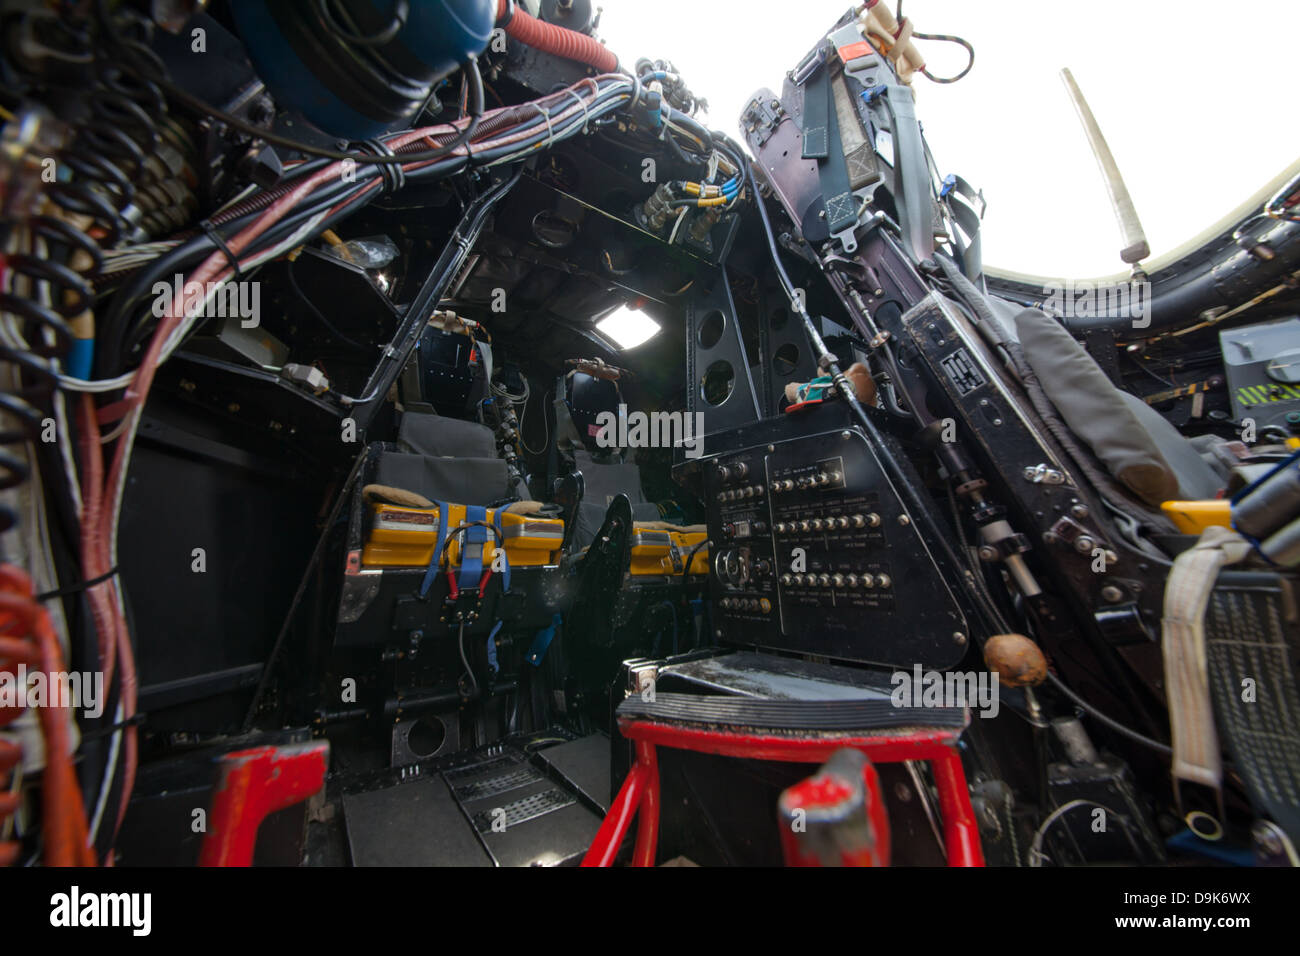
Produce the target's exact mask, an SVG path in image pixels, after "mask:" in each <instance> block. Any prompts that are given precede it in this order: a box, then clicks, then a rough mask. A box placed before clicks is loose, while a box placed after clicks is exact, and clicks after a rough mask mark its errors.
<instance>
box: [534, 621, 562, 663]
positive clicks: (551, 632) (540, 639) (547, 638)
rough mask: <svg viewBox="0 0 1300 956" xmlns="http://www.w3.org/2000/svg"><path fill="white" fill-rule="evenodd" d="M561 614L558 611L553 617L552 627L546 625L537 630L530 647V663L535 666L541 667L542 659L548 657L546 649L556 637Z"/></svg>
mask: <svg viewBox="0 0 1300 956" xmlns="http://www.w3.org/2000/svg"><path fill="white" fill-rule="evenodd" d="M560 620H561V618H560V615H559V612H556V614H555V616H554V617H552V618H551V625H550V627H544V628H542V629H541V630H540V631H538V632H537V635H536V636H535V637H534V638H533V643H532V644H531V645H529V648H528V663H530V664H532V665H533V666H534V667H541V666H542V660H543V659H544V658H545V657H546V649H547V648H548V647H550V646H551V641H553V640H554V639H555V632H556V630H557V629H558V628H559V626H560Z"/></svg>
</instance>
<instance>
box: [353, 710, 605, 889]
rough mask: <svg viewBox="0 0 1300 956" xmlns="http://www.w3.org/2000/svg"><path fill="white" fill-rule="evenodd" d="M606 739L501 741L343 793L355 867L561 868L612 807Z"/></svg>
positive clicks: (577, 855)
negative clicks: (403, 777) (417, 772)
mask: <svg viewBox="0 0 1300 956" xmlns="http://www.w3.org/2000/svg"><path fill="white" fill-rule="evenodd" d="M609 747H610V745H609V738H608V737H606V736H605V735H604V734H593V735H591V736H589V737H582V738H579V739H577V740H572V741H567V742H555V738H549V739H548V738H546V737H540V738H534V739H533V740H532V741H521V742H519V743H510V744H496V745H493V746H492V747H488V748H483V749H481V750H478V751H471V752H469V753H467V754H463V755H460V756H459V757H458V758H457V759H456V760H455V761H453V762H452V763H450V764H449V765H447V766H445V767H443V768H442V769H440V770H438V771H433V772H428V773H426V774H425V775H422V776H419V777H415V778H414V779H411V780H408V781H405V782H402V783H398V784H395V785H393V786H389V787H385V788H383V789H377V790H370V791H366V792H363V793H352V794H345V795H344V796H343V817H344V821H343V822H344V827H345V830H346V834H347V842H348V847H349V850H350V853H351V858H352V862H353V864H354V865H356V866H563V865H572V864H576V863H577V862H578V861H580V860H581V859H582V855H583V854H584V853H585V852H586V850H587V847H588V846H589V845H590V844H591V840H592V838H593V837H594V836H595V834H596V830H597V829H598V828H599V827H600V821H601V814H603V813H604V811H605V810H606V809H607V808H608V805H609V754H610V749H609Z"/></svg>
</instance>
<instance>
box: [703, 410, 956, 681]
mask: <svg viewBox="0 0 1300 956" xmlns="http://www.w3.org/2000/svg"><path fill="white" fill-rule="evenodd" d="M828 411H829V410H828ZM790 417H791V416H787V419H788V418H790ZM800 417H801V418H803V419H804V420H803V421H801V422H798V423H795V424H791V423H790V422H789V421H781V420H777V421H771V422H763V423H758V424H756V425H753V426H748V427H746V428H744V429H738V430H737V431H736V432H735V433H724V434H723V435H717V436H713V437H712V440H713V442H714V445H715V447H716V445H717V444H718V443H721V442H723V441H726V440H727V439H728V438H731V439H732V440H736V439H739V440H740V441H741V442H746V441H753V442H754V443H753V444H746V445H745V447H741V448H738V449H737V450H735V451H730V452H724V453H719V454H715V455H713V456H710V457H709V458H707V459H702V461H701V467H700V469H699V473H698V475H697V479H698V481H699V487H700V489H701V492H702V494H703V495H704V496H705V501H706V502H707V504H708V510H709V537H710V539H711V540H712V541H713V542H714V544H713V548H712V552H713V555H712V567H711V574H710V586H711V595H712V598H713V606H714V626H715V627H716V628H717V629H718V631H719V634H718V635H717V636H718V637H719V638H720V639H721V640H723V641H725V642H728V643H735V644H744V645H749V646H757V647H765V648H771V649H779V650H788V651H796V652H800V653H805V654H812V655H818V656H824V657H828V658H834V659H839V660H849V661H861V662H867V663H876V664H884V665H888V666H895V667H904V668H907V669H910V668H911V667H912V666H913V665H915V664H921V665H923V666H924V667H926V668H927V669H928V668H942V667H947V666H951V665H952V664H955V663H956V662H957V661H958V660H959V659H960V658H961V656H962V655H963V654H964V653H965V650H966V643H967V640H968V636H969V632H968V630H967V624H966V618H965V616H964V614H963V613H962V610H961V607H960V605H959V604H958V601H957V599H956V597H955V595H954V594H953V592H952V589H951V588H950V586H949V583H948V581H949V579H951V578H952V575H953V573H955V572H953V571H950V572H948V573H946V574H945V573H944V572H943V571H942V570H941V569H940V567H939V565H938V564H937V563H936V561H935V558H934V556H933V554H932V551H931V548H930V547H929V545H928V544H927V538H929V539H931V540H932V537H933V535H934V534H937V533H942V532H941V531H940V529H939V528H938V526H937V525H936V524H935V523H934V517H933V516H932V515H930V514H928V513H927V514H922V515H917V514H913V513H911V512H909V511H908V510H907V508H906V507H905V506H904V504H903V502H902V501H901V500H900V499H899V496H898V495H897V494H896V493H895V491H894V489H893V487H892V485H891V484H890V481H889V478H888V477H887V475H886V474H885V472H884V471H883V470H882V468H881V465H880V462H879V460H878V458H877V452H876V450H875V449H873V448H872V447H871V445H870V444H869V442H868V440H867V438H866V436H865V435H864V434H863V433H862V432H861V431H859V430H857V429H856V428H852V427H836V428H833V429H831V430H826V431H814V432H812V433H808V434H800V435H795V436H789V435H788V432H790V431H793V430H794V429H795V428H796V427H798V425H804V426H806V425H808V424H812V422H810V421H809V420H808V419H809V416H807V415H805V416H800ZM818 417H819V419H820V420H822V421H823V422H824V421H826V420H827V416H826V415H824V414H821V413H818ZM832 420H833V419H832ZM764 432H766V433H767V436H768V437H769V438H770V440H762V439H763V438H764V434H763V433H764ZM783 433H786V434H783ZM709 450H711V449H709ZM885 453H893V452H892V450H886V451H885Z"/></svg>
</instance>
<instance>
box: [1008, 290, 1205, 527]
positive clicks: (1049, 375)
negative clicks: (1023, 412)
mask: <svg viewBox="0 0 1300 956" xmlns="http://www.w3.org/2000/svg"><path fill="white" fill-rule="evenodd" d="M1016 333H1017V337H1018V338H1019V339H1020V344H1021V347H1022V348H1023V349H1024V352H1025V359H1026V360H1027V361H1028V362H1029V364H1030V366H1031V367H1032V368H1033V370H1034V372H1035V373H1036V374H1037V375H1038V378H1039V380H1040V381H1041V382H1042V386H1043V390H1044V391H1046V392H1047V396H1048V398H1050V399H1051V400H1052V404H1053V405H1055V406H1056V410H1057V411H1058V412H1060V413H1061V417H1062V418H1063V419H1064V420H1065V423H1066V424H1067V425H1069V426H1070V430H1071V431H1073V432H1074V433H1075V434H1076V435H1078V436H1079V438H1081V439H1082V440H1083V441H1084V442H1086V443H1087V444H1088V446H1089V447H1090V448H1092V451H1093V453H1094V454H1095V455H1096V456H1097V457H1098V458H1100V459H1101V460H1102V462H1103V463H1105V465H1106V467H1107V468H1108V469H1109V471H1110V473H1111V474H1112V475H1114V476H1115V477H1116V478H1117V479H1118V480H1119V481H1120V482H1122V483H1123V484H1124V485H1126V486H1127V487H1128V488H1129V489H1130V490H1131V491H1132V492H1133V493H1134V494H1136V495H1137V496H1138V497H1139V498H1141V499H1142V500H1143V501H1145V502H1146V503H1147V504H1149V505H1153V506H1157V507H1158V506H1159V505H1160V503H1161V502H1162V501H1168V500H1170V499H1172V498H1176V497H1178V494H1179V490H1178V485H1179V482H1178V478H1177V477H1176V476H1175V474H1174V470H1173V469H1172V468H1171V467H1170V466H1169V462H1168V461H1167V460H1166V459H1165V457H1164V455H1162V454H1161V452H1160V448H1159V447H1158V445H1157V442H1156V441H1155V439H1154V438H1153V437H1152V435H1151V433H1150V431H1149V430H1148V428H1147V424H1146V422H1145V421H1144V419H1143V418H1139V417H1138V414H1137V412H1136V410H1135V409H1134V408H1133V406H1132V405H1131V404H1130V403H1129V402H1127V401H1125V393H1124V392H1122V391H1120V390H1119V389H1117V388H1116V387H1115V386H1114V385H1112V384H1111V381H1110V379H1108V378H1107V377H1106V373H1105V372H1103V371H1102V370H1101V368H1100V367H1098V365H1097V363H1096V362H1095V361H1094V360H1093V358H1092V356H1090V355H1089V354H1088V353H1087V351H1086V350H1085V349H1084V348H1083V346H1082V345H1080V344H1079V343H1078V342H1076V341H1075V340H1074V338H1073V336H1071V335H1070V333H1069V332H1067V331H1066V330H1065V329H1064V328H1063V327H1062V326H1061V325H1060V324H1059V323H1058V322H1057V321H1056V320H1055V319H1053V318H1052V317H1051V316H1049V315H1047V314H1046V313H1044V312H1041V311H1039V310H1038V309H1024V310H1022V311H1021V312H1020V314H1019V315H1017V316H1016ZM1143 404H1144V403H1143ZM1144 407H1145V405H1144ZM1157 417H1158V416H1157ZM1162 421H1163V419H1162ZM1164 424H1165V425H1167V426H1168V427H1169V428H1170V429H1172V428H1173V426H1171V425H1168V423H1167V422H1165V423H1164ZM1175 434H1177V432H1175ZM1179 439H1180V440H1181V436H1179ZM1198 461H1199V459H1198Z"/></svg>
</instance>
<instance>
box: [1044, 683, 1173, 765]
mask: <svg viewBox="0 0 1300 956" xmlns="http://www.w3.org/2000/svg"><path fill="white" fill-rule="evenodd" d="M1047 679H1048V680H1049V681H1051V683H1052V686H1053V687H1055V688H1056V689H1057V690H1059V691H1060V692H1061V693H1062V694H1064V695H1065V696H1066V697H1068V698H1069V699H1070V701H1071V702H1072V703H1074V704H1075V705H1076V706H1078V707H1079V708H1080V709H1081V710H1083V711H1085V712H1086V713H1088V714H1091V715H1092V717H1093V718H1094V719H1095V720H1096V721H1097V722H1098V723H1101V724H1103V725H1104V726H1106V727H1109V728H1110V729H1111V730H1113V731H1115V733H1117V734H1120V735H1121V736H1124V737H1127V738H1128V739H1129V740H1132V741H1135V742H1136V743H1139V744H1141V745H1142V746H1144V747H1149V748H1151V749H1152V750H1154V751H1156V752H1158V753H1162V754H1164V755H1165V756H1166V757H1170V756H1173V752H1174V749H1173V748H1172V747H1170V746H1169V745H1168V744H1162V743H1161V742H1160V741H1158V740H1152V739H1151V738H1150V737H1147V736H1145V735H1144V734H1140V733H1138V732H1137V731H1136V730H1133V729H1132V728H1129V727H1126V726H1125V725H1124V724H1121V723H1120V722H1119V721H1118V720H1115V719H1114V718H1111V717H1107V716H1106V715H1105V714H1103V713H1102V712H1101V711H1099V710H1098V709H1097V708H1096V707H1094V706H1093V705H1092V704H1090V703H1088V702H1087V701H1086V700H1084V699H1083V698H1082V697H1080V696H1079V695H1078V694H1076V693H1075V692H1074V691H1072V690H1071V689H1070V688H1069V687H1066V686H1065V684H1064V682H1062V680H1061V679H1060V678H1059V677H1057V676H1056V675H1055V674H1053V673H1052V672H1051V671H1048V672H1047Z"/></svg>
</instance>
